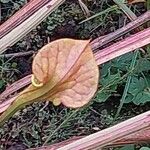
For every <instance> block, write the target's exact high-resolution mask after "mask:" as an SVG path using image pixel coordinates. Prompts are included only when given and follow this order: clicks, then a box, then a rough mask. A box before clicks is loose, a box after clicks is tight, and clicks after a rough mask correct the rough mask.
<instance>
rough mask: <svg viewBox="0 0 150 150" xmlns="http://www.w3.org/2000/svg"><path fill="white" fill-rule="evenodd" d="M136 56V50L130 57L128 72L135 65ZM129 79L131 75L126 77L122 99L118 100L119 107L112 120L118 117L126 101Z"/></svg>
mask: <svg viewBox="0 0 150 150" xmlns="http://www.w3.org/2000/svg"><path fill="white" fill-rule="evenodd" d="M137 56H138V50H136V51H135V52H134V55H133V57H132V61H131V64H130V70H133V69H134V66H135V64H136V59H137ZM131 79H132V74H130V75H129V76H128V77H127V82H126V85H125V88H124V91H123V95H122V98H121V100H120V105H119V107H118V110H117V113H116V115H115V118H114V120H115V119H116V118H117V117H118V115H119V113H120V111H121V109H122V107H123V104H124V102H125V99H126V96H127V93H128V89H129V86H130V82H131Z"/></svg>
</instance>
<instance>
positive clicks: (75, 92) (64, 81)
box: [0, 39, 99, 126]
mask: <svg viewBox="0 0 150 150" xmlns="http://www.w3.org/2000/svg"><path fill="white" fill-rule="evenodd" d="M89 42H90V41H89V40H73V39H60V40H57V41H54V42H51V43H49V44H47V45H46V46H44V47H43V48H42V49H41V50H40V51H39V52H38V54H37V55H36V56H35V58H34V60H33V65H32V70H33V75H32V84H31V85H30V86H28V87H27V88H26V89H25V90H24V91H23V92H21V93H19V94H18V95H17V96H16V97H15V98H14V99H12V103H11V104H10V103H9V104H8V103H6V104H5V103H3V104H1V106H2V105H3V106H2V108H4V109H3V110H2V111H1V112H3V111H4V110H6V111H4V112H3V113H2V115H1V116H0V126H1V125H3V123H4V122H5V121H6V120H8V119H9V118H10V117H11V116H12V115H13V114H14V113H15V112H16V111H18V110H19V109H21V108H23V107H24V106H26V105H29V104H31V103H33V102H38V101H43V100H49V101H52V102H53V104H54V105H59V104H60V103H63V104H64V105H65V106H67V107H70V108H78V107H82V106H84V105H85V104H87V103H88V102H89V101H90V99H91V98H92V97H93V96H94V93H95V92H96V90H97V85H98V78H99V69H98V66H97V64H96V61H95V58H94V56H93V53H92V50H91V47H90V44H89ZM8 102H10V100H9V101H8Z"/></svg>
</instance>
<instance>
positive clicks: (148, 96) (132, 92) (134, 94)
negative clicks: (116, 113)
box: [126, 77, 150, 105]
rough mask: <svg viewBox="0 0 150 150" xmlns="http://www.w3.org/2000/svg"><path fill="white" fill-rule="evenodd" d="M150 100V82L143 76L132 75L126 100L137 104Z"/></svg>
mask: <svg viewBox="0 0 150 150" xmlns="http://www.w3.org/2000/svg"><path fill="white" fill-rule="evenodd" d="M149 101H150V84H149V83H148V82H147V79H144V78H142V77H139V78H138V77H132V80H131V84H130V86H129V91H128V95H127V98H126V102H133V103H134V104H136V105H139V104H144V103H146V102H149Z"/></svg>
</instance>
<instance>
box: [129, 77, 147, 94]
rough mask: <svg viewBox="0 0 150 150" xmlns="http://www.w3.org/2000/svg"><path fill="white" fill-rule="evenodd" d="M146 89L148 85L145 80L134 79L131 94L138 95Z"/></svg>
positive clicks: (130, 89)
mask: <svg viewBox="0 0 150 150" xmlns="http://www.w3.org/2000/svg"><path fill="white" fill-rule="evenodd" d="M145 87H146V83H145V80H144V79H143V78H140V79H138V78H137V77H133V78H132V81H131V84H130V87H129V93H131V94H132V95H136V94H138V93H139V92H142V91H143V90H144V88H145Z"/></svg>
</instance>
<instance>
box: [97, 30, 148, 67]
mask: <svg viewBox="0 0 150 150" xmlns="http://www.w3.org/2000/svg"><path fill="white" fill-rule="evenodd" d="M148 44H150V28H147V29H145V30H143V31H141V32H138V33H136V34H134V35H132V36H130V37H128V38H126V39H124V40H123V41H120V42H117V43H115V44H113V45H111V46H109V47H106V48H104V49H102V50H100V51H98V52H96V53H95V54H94V56H95V59H96V62H97V64H98V65H100V64H103V63H105V62H107V61H110V60H112V59H114V58H116V57H118V56H121V55H123V54H126V53H128V52H131V51H133V50H135V49H138V48H140V47H143V46H145V45H148Z"/></svg>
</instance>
